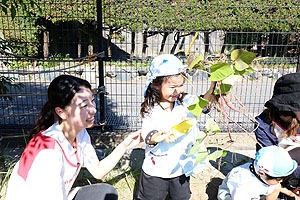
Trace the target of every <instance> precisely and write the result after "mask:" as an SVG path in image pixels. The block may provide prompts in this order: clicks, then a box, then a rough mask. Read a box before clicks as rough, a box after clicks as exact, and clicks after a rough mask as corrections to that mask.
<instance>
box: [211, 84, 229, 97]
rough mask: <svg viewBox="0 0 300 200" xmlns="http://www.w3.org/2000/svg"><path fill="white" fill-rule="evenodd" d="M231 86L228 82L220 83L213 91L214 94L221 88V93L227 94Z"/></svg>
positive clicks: (218, 92)
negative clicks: (218, 87)
mask: <svg viewBox="0 0 300 200" xmlns="http://www.w3.org/2000/svg"><path fill="white" fill-rule="evenodd" d="M231 86H232V85H230V84H223V83H221V84H220V89H216V90H215V91H214V94H215V95H220V90H221V94H223V95H224V94H229V91H230V89H231Z"/></svg>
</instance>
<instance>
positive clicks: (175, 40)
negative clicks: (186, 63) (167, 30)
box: [170, 31, 180, 54]
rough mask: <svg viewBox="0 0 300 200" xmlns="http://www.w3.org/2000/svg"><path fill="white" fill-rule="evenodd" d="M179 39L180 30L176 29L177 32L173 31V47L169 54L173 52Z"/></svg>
mask: <svg viewBox="0 0 300 200" xmlns="http://www.w3.org/2000/svg"><path fill="white" fill-rule="evenodd" d="M179 40H180V32H179V31H178V32H176V33H175V36H174V45H173V47H172V49H171V51H170V53H171V54H174V53H175V50H176V47H177V45H178V43H179Z"/></svg>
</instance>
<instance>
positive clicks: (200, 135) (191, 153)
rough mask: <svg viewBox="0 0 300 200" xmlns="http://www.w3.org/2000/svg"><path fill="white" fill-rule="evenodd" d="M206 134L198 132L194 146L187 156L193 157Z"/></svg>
mask: <svg viewBox="0 0 300 200" xmlns="http://www.w3.org/2000/svg"><path fill="white" fill-rule="evenodd" d="M206 136H207V135H206V133H205V132H203V131H200V133H199V136H198V139H197V140H196V142H195V144H194V146H193V147H192V148H191V150H190V153H189V155H194V154H195V153H196V152H198V150H199V148H200V147H201V143H202V141H203V140H204V138H206Z"/></svg>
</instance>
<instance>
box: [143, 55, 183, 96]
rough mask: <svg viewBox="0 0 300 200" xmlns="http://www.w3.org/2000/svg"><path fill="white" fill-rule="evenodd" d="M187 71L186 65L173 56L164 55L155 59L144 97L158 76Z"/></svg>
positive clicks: (151, 66)
mask: <svg viewBox="0 0 300 200" xmlns="http://www.w3.org/2000/svg"><path fill="white" fill-rule="evenodd" d="M186 69H187V66H186V65H183V64H182V62H181V61H180V60H179V59H178V58H177V57H176V56H174V55H172V54H162V55H159V56H157V57H155V58H154V59H153V61H152V62H151V65H150V67H149V72H150V76H149V77H148V78H147V80H146V84H145V89H144V96H145V94H146V91H147V89H148V87H149V85H150V83H152V81H153V80H154V79H155V78H156V77H158V76H169V75H175V74H179V73H180V72H183V71H184V70H186Z"/></svg>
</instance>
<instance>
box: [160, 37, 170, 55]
mask: <svg viewBox="0 0 300 200" xmlns="http://www.w3.org/2000/svg"><path fill="white" fill-rule="evenodd" d="M169 34H170V33H169V32H164V34H163V39H162V41H161V45H160V50H159V54H162V53H163V51H164V47H165V44H166V40H167V38H168V35H169Z"/></svg>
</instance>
